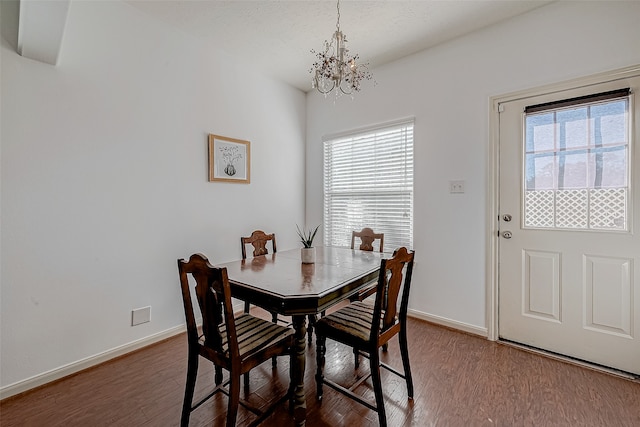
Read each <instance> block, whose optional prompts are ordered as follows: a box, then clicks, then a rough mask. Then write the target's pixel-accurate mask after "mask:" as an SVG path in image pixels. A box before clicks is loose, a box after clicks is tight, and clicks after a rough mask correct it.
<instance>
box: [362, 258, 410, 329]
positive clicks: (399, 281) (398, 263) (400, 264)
mask: <svg viewBox="0 0 640 427" xmlns="http://www.w3.org/2000/svg"><path fill="white" fill-rule="evenodd" d="M413 257H414V252H413V251H408V250H407V248H405V247H401V248H398V249H396V250H395V251H394V252H393V256H392V257H391V258H389V259H383V260H382V261H380V275H379V276H378V286H377V289H376V302H375V306H374V309H373V319H374V320H373V324H372V326H371V337H370V339H371V340H376V339H377V338H378V336H379V335H380V334H381V333H384V332H385V331H387V330H389V329H390V328H392V327H393V326H395V325H397V324H398V320H399V321H400V323H402V324H404V323H405V322H406V320H407V307H408V305H409V289H410V288H411V276H412V274H413ZM405 267H406V269H405ZM403 272H404V274H403ZM400 289H402V300H401V302H400V312H399V313H398V297H399V295H400ZM376 319H380V320H379V321H376Z"/></svg>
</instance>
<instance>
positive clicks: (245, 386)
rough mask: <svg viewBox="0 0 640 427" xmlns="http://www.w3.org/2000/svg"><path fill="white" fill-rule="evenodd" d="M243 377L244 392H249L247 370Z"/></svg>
mask: <svg viewBox="0 0 640 427" xmlns="http://www.w3.org/2000/svg"><path fill="white" fill-rule="evenodd" d="M242 378H243V379H244V392H245V393H249V372H247V373H246V374H244V375H243V376H242Z"/></svg>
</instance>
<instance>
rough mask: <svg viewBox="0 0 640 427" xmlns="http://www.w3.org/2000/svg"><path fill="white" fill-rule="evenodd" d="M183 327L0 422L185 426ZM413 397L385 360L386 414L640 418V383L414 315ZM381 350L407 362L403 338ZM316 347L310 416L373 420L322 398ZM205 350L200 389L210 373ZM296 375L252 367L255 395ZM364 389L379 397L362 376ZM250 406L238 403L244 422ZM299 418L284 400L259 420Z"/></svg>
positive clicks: (339, 373)
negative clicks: (182, 411) (174, 334)
mask: <svg viewBox="0 0 640 427" xmlns="http://www.w3.org/2000/svg"><path fill="white" fill-rule="evenodd" d="M186 347H187V346H186V336H185V335H184V334H182V335H179V336H177V337H174V338H171V339H169V340H166V341H163V342H161V343H158V344H155V345H152V346H149V347H147V348H145V349H142V350H139V351H137V352H135V353H131V354H129V355H126V356H123V357H121V358H119V359H116V360H113V361H110V362H107V363H105V364H102V365H100V366H97V367H94V368H91V369H88V370H86V371H84V372H81V373H79V374H76V375H73V376H70V377H67V378H65V379H62V380H60V381H57V382H55V383H53V384H50V385H46V386H44V387H42V388H39V389H36V390H33V391H30V392H27V393H25V394H23V395H20V396H14V397H11V398H8V399H5V400H4V401H2V402H0V424H1V425H2V426H3V427H10V426H67V427H68V426H92V427H93V426H178V425H179V422H180V408H181V405H182V398H183V392H184V382H185V374H186V366H187V362H186V357H187V348H186ZM409 351H410V357H411V368H412V373H413V377H414V385H415V398H414V400H413V401H409V400H408V399H407V391H406V384H405V383H404V381H403V380H402V379H400V378H398V377H396V376H395V375H392V374H390V373H388V372H386V371H384V370H383V371H382V380H383V389H384V392H385V407H386V409H387V418H388V421H389V425H390V426H456V427H457V426H621V427H622V426H629V427H631V426H640V383H638V382H634V381H631V380H626V379H623V378H619V377H616V376H612V375H609V374H605V373H601V372H596V371H593V370H590V369H586V368H583V367H579V366H575V365H572V364H567V363H564V362H561V361H557V360H553V359H550V358H546V357H542V356H539V355H536V354H532V353H529V352H526V351H522V350H519V349H516V348H513V347H510V346H507V345H502V344H498V343H494V342H490V341H487V340H486V339H484V338H481V337H475V336H471V335H467V334H464V333H460V332H456V331H452V330H449V329H445V328H442V327H439V326H435V325H432V324H429V323H426V322H424V321H420V320H416V319H410V320H409ZM382 358H383V360H385V361H386V362H387V363H389V364H391V365H393V366H396V367H398V368H401V366H402V365H401V362H400V354H399V349H398V345H397V340H394V341H392V342H391V345H390V346H389V351H388V353H386V354H385V353H383V356H382ZM362 362H363V363H361V366H360V368H359V370H358V371H357V372H354V370H353V356H352V353H351V351H350V349H348V348H347V347H343V346H342V345H339V344H336V343H333V342H331V341H329V342H328V343H327V363H326V371H325V372H326V375H327V376H329V377H331V378H333V379H337V380H338V381H343V382H344V383H347V384H348V383H349V382H350V381H353V380H355V378H356V377H357V375H358V374H362V373H366V372H367V371H368V363H367V362H366V360H363V361H362ZM314 374H315V351H314V349H313V348H309V349H307V370H306V377H305V387H306V396H307V414H308V417H307V426H309V427H316V426H332V427H333V426H369V425H377V417H376V414H375V413H374V412H373V411H370V410H368V409H367V408H365V407H363V406H362V405H360V404H358V403H356V402H353V401H351V400H349V399H347V398H345V397H343V396H342V395H341V394H339V393H337V392H335V391H333V390H332V389H330V388H328V387H326V388H325V392H324V400H323V401H322V403H319V402H317V400H316V398H315V380H314V377H313V376H314ZM212 379H213V369H212V368H211V365H210V363H205V360H204V359H200V375H199V378H198V384H197V389H196V397H198V396H202V395H204V393H205V390H206V389H207V386H209V385H210V384H212V382H213V380H212ZM288 384H289V378H288V360H287V358H280V359H279V360H278V366H277V368H276V369H275V370H273V369H272V368H271V362H267V363H264V364H263V365H261V366H260V367H258V368H256V369H254V370H253V371H252V372H251V384H250V393H249V395H248V396H247V395H246V394H245V395H244V396H243V397H244V398H246V399H247V400H249V401H250V402H252V403H254V404H266V403H267V402H270V401H272V399H276V398H277V397H278V396H279V395H280V393H284V392H285V390H286V388H287V386H288ZM358 390H360V391H361V393H362V394H363V395H365V396H368V397H369V398H371V399H372V401H373V390H372V388H371V387H370V386H369V385H367V383H365V384H364V385H362V386H361V387H360V388H359V389H358ZM226 403H227V398H226V397H225V396H216V397H215V398H213V399H211V400H210V401H209V402H208V403H206V404H204V405H203V406H201V407H200V408H198V409H197V410H196V411H194V412H193V413H192V416H191V424H190V425H191V426H222V425H224V419H225V413H226ZM252 419H253V415H252V414H251V413H249V412H248V411H246V410H245V409H243V408H241V409H240V411H239V414H238V425H240V426H245V425H247V424H248V423H249V422H250V421H251V420H252ZM262 425H264V426H282V427H283V426H289V425H293V421H292V418H291V416H290V414H289V412H288V407H287V405H282V406H280V407H278V409H277V410H276V412H275V413H274V414H272V415H271V416H270V417H269V418H268V419H267V420H266V421H265V422H264V424H262Z"/></svg>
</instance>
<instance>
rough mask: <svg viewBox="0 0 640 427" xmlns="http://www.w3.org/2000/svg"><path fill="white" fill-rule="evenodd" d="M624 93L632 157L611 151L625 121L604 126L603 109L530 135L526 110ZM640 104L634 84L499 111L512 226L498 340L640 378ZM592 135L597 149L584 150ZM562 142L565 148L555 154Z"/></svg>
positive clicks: (503, 248) (503, 257)
mask: <svg viewBox="0 0 640 427" xmlns="http://www.w3.org/2000/svg"><path fill="white" fill-rule="evenodd" d="M622 88H631V95H630V97H629V98H628V99H629V100H630V101H629V115H628V116H626V120H628V127H627V128H628V129H629V133H630V135H629V136H628V145H627V146H624V145H623V146H615V144H613V145H608V144H612V143H611V140H613V139H616V138H620V137H621V136H620V135H618V134H619V132H618V131H610V130H609V131H608V130H607V129H612V127H611V126H614V125H615V122H616V120H618V121H619V120H621V118H620V117H621V116H620V115H619V114H611V115H606V114H609V113H603V114H604V115H603V114H601V115H600V116H597V114H600V113H597V112H595V110H596V109H597V108H600V107H601V106H600V105H596V106H593V108H592V109H593V110H594V112H589V114H593V115H594V117H596V116H597V117H596V118H594V119H591V116H588V117H587V119H584V118H583V119H581V120H582V121H580V119H576V120H574V119H572V118H568V119H566V118H565V119H562V121H552V122H549V123H546V124H545V122H544V121H545V120H547V118H545V117H542V116H541V117H540V118H539V120H538V121H537V122H536V123H534V125H535V126H536V127H535V128H533V129H534V131H535V132H536V133H535V135H536V136H535V137H532V136H531V135H534V131H531V129H532V128H531V127H530V128H529V129H527V126H532V125H531V123H530V121H529V122H527V121H526V120H525V115H524V111H525V107H527V106H532V105H539V104H542V105H544V104H545V103H549V102H555V101H559V100H564V99H572V98H577V97H582V96H588V95H592V94H597V93H604V92H607V91H614V90H617V89H622ZM637 93H640V77H639V76H634V77H631V78H625V79H619V80H615V81H610V82H603V83H600V84H591V85H588V86H585V87H580V88H575V89H568V90H564V91H555V92H554V93H552V94H546V95H537V96H532V97H529V98H526V99H519V100H515V101H509V102H505V103H502V104H500V109H501V113H500V118H499V119H500V123H499V144H500V148H499V149H500V153H499V175H500V179H499V187H500V190H499V206H500V208H499V217H500V218H503V217H504V215H505V214H509V215H511V216H512V221H510V222H504V221H502V220H501V223H500V235H501V237H500V239H499V247H498V252H499V278H498V292H499V297H498V298H499V300H498V329H499V335H500V337H501V338H503V339H507V340H510V341H515V342H518V343H522V344H525V345H530V346H533V347H536V348H541V349H544V350H549V351H552V352H556V353H560V354H564V355H567V356H570V357H574V358H578V359H581V360H585V361H589V362H593V363H596V364H600V365H604V366H608V367H612V368H615V369H619V370H622V371H626V372H631V373H634V374H638V375H640V337H639V334H640V147H638V143H639V138H640V132H639V130H638V128H639V125H640V113H639V111H640V108H638V106H637V105H634V101H635V103H636V104H637V101H638V98H637V95H636V94H637ZM625 99H626V98H625ZM590 108H591V107H590ZM561 114H565V115H569V116H571V115H574V116H576V117H577V116H579V115H581V114H583V112H582V111H565V110H563V111H561V112H558V113H557V115H558V116H560V115H561ZM529 117H530V116H529ZM534 122H535V120H534ZM618 125H619V123H618ZM607 126H609V128H607ZM528 131H531V132H528ZM607 132H609V133H607ZM545 133H546V134H547V135H546V136H545ZM583 134H584V135H586V134H588V135H589V138H593V139H594V140H595V142H591V144H592V146H589V147H587V148H585V149H575V147H576V146H579V144H581V142H580V140H579V138H576V135H577V136H580V135H583ZM607 135H608V136H607ZM623 137H624V136H623ZM527 138H529V139H528V140H527ZM545 138H546V139H545ZM554 138H555V139H554ZM558 140H560V141H561V142H562V144H563V145H562V146H561V147H560V148H558V147H556V148H555V149H554V148H553V147H545V146H544V144H545V141H558ZM556 144H557V142H556ZM534 145H536V148H535V150H537V151H532V149H531V147H532V146H534ZM572 150H573V151H572ZM603 165H604V166H603ZM623 166H624V167H627V166H628V169H629V173H628V174H625V173H624V172H620V171H621V170H622V169H620V168H621V167H623ZM616 168H618V169H616ZM532 171H533V172H532ZM612 174H613V175H612ZM615 174H617V175H615ZM614 175H615V176H614ZM621 176H622V177H623V178H624V179H622V178H620V177H621ZM584 182H587V184H586V185H583V184H584ZM594 182H595V184H594ZM621 183H622V184H621ZM525 207H526V211H525ZM507 231H508V232H510V234H507V237H508V238H505V237H504V236H505V232H507Z"/></svg>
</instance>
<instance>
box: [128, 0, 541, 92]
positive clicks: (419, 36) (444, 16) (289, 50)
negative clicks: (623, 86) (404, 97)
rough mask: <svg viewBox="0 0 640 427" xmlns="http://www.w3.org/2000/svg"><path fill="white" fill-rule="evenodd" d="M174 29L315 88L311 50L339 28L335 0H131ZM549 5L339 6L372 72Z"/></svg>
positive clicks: (398, 1) (389, 1)
mask: <svg viewBox="0 0 640 427" xmlns="http://www.w3.org/2000/svg"><path fill="white" fill-rule="evenodd" d="M126 3H128V4H130V5H131V6H133V7H135V8H137V9H139V10H140V11H142V12H144V13H147V14H149V15H151V16H153V17H155V18H157V19H160V20H161V21H163V22H165V23H166V24H169V25H171V26H174V27H177V28H179V29H181V30H183V31H185V32H188V33H190V34H193V35H195V36H197V37H201V38H204V39H205V40H206V41H207V42H210V43H211V45H212V47H215V48H218V49H222V50H224V51H226V52H227V53H228V54H229V55H230V56H232V57H234V58H237V59H238V60H239V61H241V62H244V63H247V64H250V65H251V66H253V67H255V68H256V69H257V70H259V71H260V72H262V73H265V74H268V75H271V76H273V77H276V78H278V79H280V80H283V81H285V82H287V83H289V84H291V85H293V86H295V87H297V88H299V89H301V90H303V91H308V90H309V89H310V88H311V83H310V82H311V77H310V74H309V68H310V67H311V64H312V63H313V62H314V55H313V54H312V53H311V49H315V50H317V51H318V50H321V49H322V47H323V45H324V41H325V40H326V39H328V38H330V37H331V36H332V34H333V32H334V31H335V26H336V17H337V9H336V2H335V1H328V0H298V1H275V0H263V1H243V0H236V1H213V0H207V1H205V0H196V1H194V0H172V1H159V0H126ZM547 3H550V1H548V0H547V1H541V0H508V1H494V0H491V1H488V0H462V1H459V0H440V1H434V0H421V1H402V0H386V1H356V0H342V1H341V2H340V27H341V29H342V31H343V32H344V33H345V35H346V36H347V39H348V41H349V43H348V47H349V49H350V53H351V54H355V53H357V54H359V56H360V61H361V62H369V64H370V68H375V67H376V66H379V65H382V64H385V63H387V62H391V61H394V60H396V59H399V58H402V57H404V56H407V55H410V54H412V53H415V52H418V51H420V50H423V49H426V48H429V47H432V46H434V45H437V44H439V43H442V42H444V41H447V40H450V39H453V38H455V37H459V36H462V35H464V34H467V33H470V32H472V31H475V30H478V29H480V28H483V27H486V26H488V25H492V24H495V23H497V22H499V21H502V20H505V19H508V18H511V17H513V16H516V15H519V14H521V13H524V12H527V11H529V10H532V9H535V8H537V7H540V6H543V5H545V4H547Z"/></svg>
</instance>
